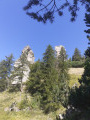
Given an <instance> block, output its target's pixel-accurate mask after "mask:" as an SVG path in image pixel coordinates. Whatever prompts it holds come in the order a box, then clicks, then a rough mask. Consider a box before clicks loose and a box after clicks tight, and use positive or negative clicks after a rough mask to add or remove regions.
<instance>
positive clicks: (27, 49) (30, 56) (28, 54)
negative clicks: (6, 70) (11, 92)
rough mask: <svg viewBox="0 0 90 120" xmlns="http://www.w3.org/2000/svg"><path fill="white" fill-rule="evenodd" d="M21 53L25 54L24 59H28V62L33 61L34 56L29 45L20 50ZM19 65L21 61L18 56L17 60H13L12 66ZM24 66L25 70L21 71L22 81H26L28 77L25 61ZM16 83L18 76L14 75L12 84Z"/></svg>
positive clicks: (27, 67) (28, 69)
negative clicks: (22, 74)
mask: <svg viewBox="0 0 90 120" xmlns="http://www.w3.org/2000/svg"><path fill="white" fill-rule="evenodd" d="M23 54H24V55H25V57H26V58H25V59H26V61H28V63H29V64H33V63H34V59H35V57H34V54H33V51H32V50H31V48H30V47H29V46H26V47H25V48H24V49H23V50H22V54H21V57H22V55H23ZM20 65H21V61H20V58H19V59H18V60H16V61H15V64H14V67H18V66H20ZM24 68H25V70H24V71H23V73H24V76H23V79H22V82H26V80H27V79H28V76H29V72H30V68H29V66H28V64H27V62H26V63H25V64H24ZM17 83H18V76H16V77H15V79H14V81H13V83H12V84H17Z"/></svg>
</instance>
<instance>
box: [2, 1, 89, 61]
mask: <svg viewBox="0 0 90 120" xmlns="http://www.w3.org/2000/svg"><path fill="white" fill-rule="evenodd" d="M27 1H28V0H0V60H2V59H4V58H5V56H8V55H10V54H11V53H13V55H14V58H15V59H18V58H19V56H20V55H21V51H22V49H23V48H24V47H25V46H26V45H29V46H30V47H31V48H32V50H33V52H34V56H35V58H36V59H35V60H38V59H39V58H42V54H43V53H44V52H45V49H46V47H47V46H48V44H51V45H52V46H53V48H54V47H55V46H57V45H63V46H65V49H66V51H67V54H68V55H69V57H71V56H72V55H73V52H74V49H75V48H76V47H77V48H78V49H79V50H80V51H81V53H82V54H83V53H84V51H85V50H86V48H87V46H88V44H87V43H88V40H87V38H86V34H85V33H84V30H85V29H86V27H85V23H84V21H83V19H84V9H83V8H81V10H80V11H79V13H78V17H77V20H76V22H74V23H71V22H70V14H69V13H68V12H67V10H65V12H64V15H63V16H62V17H58V16H57V15H56V18H55V21H54V23H53V24H51V23H47V24H45V25H44V24H43V23H38V22H37V21H35V20H33V19H31V18H30V17H29V16H27V15H26V14H25V11H23V7H24V6H25V5H26V3H27Z"/></svg>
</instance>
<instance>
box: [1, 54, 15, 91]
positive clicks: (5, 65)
mask: <svg viewBox="0 0 90 120" xmlns="http://www.w3.org/2000/svg"><path fill="white" fill-rule="evenodd" d="M12 67H13V55H12V54H11V55H10V56H8V57H7V56H6V59H5V60H2V61H1V62H0V91H3V90H6V89H8V88H9V86H10V84H11V81H10V74H11V70H12Z"/></svg>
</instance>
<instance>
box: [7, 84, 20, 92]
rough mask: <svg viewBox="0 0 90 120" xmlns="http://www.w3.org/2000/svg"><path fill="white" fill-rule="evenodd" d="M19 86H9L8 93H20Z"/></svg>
mask: <svg viewBox="0 0 90 120" xmlns="http://www.w3.org/2000/svg"><path fill="white" fill-rule="evenodd" d="M20 87H21V86H20V84H16V85H11V86H10V88H9V90H8V91H9V92H18V91H20Z"/></svg>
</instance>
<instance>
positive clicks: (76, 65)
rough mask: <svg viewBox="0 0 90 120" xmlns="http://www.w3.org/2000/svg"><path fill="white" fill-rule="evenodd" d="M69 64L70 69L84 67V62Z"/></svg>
mask: <svg viewBox="0 0 90 120" xmlns="http://www.w3.org/2000/svg"><path fill="white" fill-rule="evenodd" d="M69 64H70V67H73V68H82V67H84V61H71V62H70V63H69Z"/></svg>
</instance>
